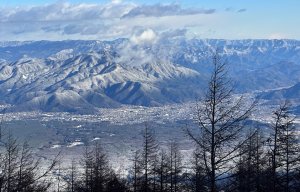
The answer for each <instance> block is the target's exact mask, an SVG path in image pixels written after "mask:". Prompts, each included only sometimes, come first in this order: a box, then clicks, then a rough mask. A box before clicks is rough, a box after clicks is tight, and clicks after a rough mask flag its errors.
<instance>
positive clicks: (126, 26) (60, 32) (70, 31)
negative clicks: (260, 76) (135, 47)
mask: <svg viewBox="0 0 300 192" xmlns="http://www.w3.org/2000/svg"><path fill="white" fill-rule="evenodd" d="M214 12H215V11H214V10H213V9H196V8H195V9H184V8H182V7H181V6H179V5H176V4H169V5H161V4H156V5H151V6H150V5H137V4H133V3H125V2H122V1H120V0H112V1H111V2H110V3H106V4H87V3H81V4H71V3H66V2H64V3H55V4H49V5H44V6H35V7H16V8H9V9H8V8H0V27H1V30H0V40H16V39H18V40H42V39H44V40H63V39H115V38H120V37H130V36H131V35H132V34H134V35H136V37H132V38H133V40H134V41H137V42H138V41H152V40H154V39H155V32H154V31H168V30H176V29H187V28H190V27H194V26H198V27H199V26H202V25H205V24H206V23H208V22H211V21H212V20H213V19H214V18H215V15H216V14H212V13H214ZM145 29H148V31H144V30H145ZM150 29H151V30H152V31H151V30H150ZM137 31H144V33H142V34H138V33H137ZM138 35H141V36H138Z"/></svg>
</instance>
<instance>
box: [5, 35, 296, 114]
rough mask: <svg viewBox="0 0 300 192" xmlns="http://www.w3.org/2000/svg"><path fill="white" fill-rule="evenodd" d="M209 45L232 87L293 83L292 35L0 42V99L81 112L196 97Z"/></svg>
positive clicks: (242, 88)
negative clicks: (275, 37)
mask: <svg viewBox="0 0 300 192" xmlns="http://www.w3.org/2000/svg"><path fill="white" fill-rule="evenodd" d="M214 49H218V51H219V52H220V54H221V55H222V56H223V58H224V59H226V60H227V61H228V66H229V71H230V74H231V75H232V78H233V80H235V81H236V82H237V84H236V87H237V91H239V92H245V91H253V90H264V89H273V88H277V87H282V86H291V85H294V84H295V83H297V82H300V41H296V40H197V39H192V40H184V39H161V40H157V41H156V42H154V43H143V44H134V43H132V42H131V41H130V40H128V39H118V40H115V41H104V42H102V41H58V42H49V41H37V42H2V43H0V98H1V102H2V103H7V104H12V105H14V110H22V111H23V110H26V111H27V110H43V111H69V112H82V113H86V112H94V111H96V110H97V108H98V107H117V106H119V105H121V104H133V105H144V106H157V105H162V104H168V103H180V102H185V101H189V100H195V98H197V97H199V96H200V95H201V94H203V88H204V87H205V85H206V80H207V77H208V75H209V72H210V70H211V65H210V63H211V62H210V58H211V51H212V50H214Z"/></svg>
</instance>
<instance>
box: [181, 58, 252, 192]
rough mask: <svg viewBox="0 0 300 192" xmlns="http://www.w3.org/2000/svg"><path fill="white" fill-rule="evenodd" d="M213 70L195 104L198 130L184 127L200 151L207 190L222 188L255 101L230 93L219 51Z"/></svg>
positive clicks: (236, 153) (241, 143) (230, 88)
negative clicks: (219, 184)
mask: <svg viewBox="0 0 300 192" xmlns="http://www.w3.org/2000/svg"><path fill="white" fill-rule="evenodd" d="M212 64H213V65H212V68H213V69H212V73H211V77H210V80H209V82H208V89H207V92H206V94H205V96H204V99H203V100H201V102H199V103H198V104H197V116H196V120H197V123H198V125H199V126H198V127H199V129H198V133H195V132H194V131H192V130H191V129H187V130H186V131H187V135H188V136H189V138H191V140H192V141H194V142H195V143H196V145H197V147H198V148H199V151H201V153H202V154H201V156H200V157H201V160H202V161H203V164H204V167H205V171H206V174H207V182H208V183H209V186H210V187H209V190H210V191H212V192H215V191H219V190H221V189H220V188H218V181H220V180H223V179H225V178H226V177H227V176H230V174H231V172H232V171H233V168H234V166H233V164H232V163H231V162H232V161H233V160H235V159H236V158H238V151H239V149H240V148H241V146H242V145H243V143H244V142H245V140H241V138H242V136H243V130H244V128H245V123H246V120H247V119H248V117H249V115H250V114H251V112H252V110H253V108H254V106H255V102H253V103H251V104H250V105H248V104H247V102H246V100H245V99H244V98H243V97H242V96H240V97H234V96H233V86H232V83H231V80H230V79H229V78H228V72H227V69H226V62H224V61H223V60H222V59H221V58H220V56H219V54H218V53H215V54H214V55H213V57H212Z"/></svg>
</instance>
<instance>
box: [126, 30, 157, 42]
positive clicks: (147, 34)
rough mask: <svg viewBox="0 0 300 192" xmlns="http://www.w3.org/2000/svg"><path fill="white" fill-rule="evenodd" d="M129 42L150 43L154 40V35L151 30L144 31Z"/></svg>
mask: <svg viewBox="0 0 300 192" xmlns="http://www.w3.org/2000/svg"><path fill="white" fill-rule="evenodd" d="M130 40H131V41H132V42H133V43H135V44H142V43H152V42H154V41H155V40H156V34H155V32H154V31H153V30H152V29H146V30H145V31H142V32H141V33H140V34H135V35H133V36H132V37H131V38H130Z"/></svg>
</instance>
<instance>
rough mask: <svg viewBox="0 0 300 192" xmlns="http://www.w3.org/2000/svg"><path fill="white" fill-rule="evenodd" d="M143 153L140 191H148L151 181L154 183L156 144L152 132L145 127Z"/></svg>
mask: <svg viewBox="0 0 300 192" xmlns="http://www.w3.org/2000/svg"><path fill="white" fill-rule="evenodd" d="M143 139H144V141H143V151H142V169H143V172H144V178H143V185H142V190H143V191H144V192H149V191H150V188H151V187H150V184H151V181H154V180H153V179H154V178H153V177H152V178H151V176H153V174H154V168H155V163H157V153H158V144H157V142H156V140H155V138H154V134H153V132H152V131H151V130H150V129H149V127H148V126H147V125H145V130H144V133H143Z"/></svg>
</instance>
